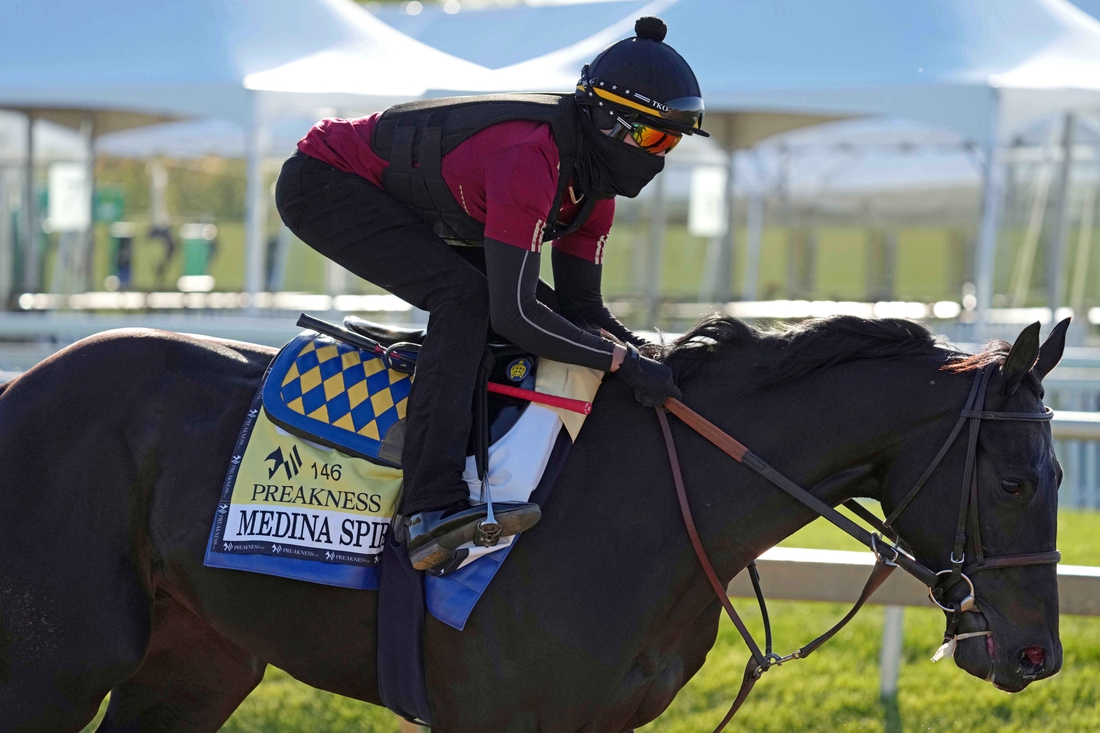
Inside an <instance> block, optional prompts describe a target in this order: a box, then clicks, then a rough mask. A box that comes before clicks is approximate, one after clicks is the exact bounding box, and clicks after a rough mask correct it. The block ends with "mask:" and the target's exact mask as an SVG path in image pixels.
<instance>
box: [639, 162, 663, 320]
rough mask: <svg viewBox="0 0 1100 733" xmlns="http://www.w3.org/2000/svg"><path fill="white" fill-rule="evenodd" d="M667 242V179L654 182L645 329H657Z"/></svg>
mask: <svg viewBox="0 0 1100 733" xmlns="http://www.w3.org/2000/svg"><path fill="white" fill-rule="evenodd" d="M664 240H665V179H664V176H661V175H658V176H657V178H656V179H654V181H653V208H652V209H651V210H650V219H649V251H648V252H647V253H646V284H645V321H644V322H643V323H642V326H643V328H648V329H652V328H656V327H657V307H658V305H659V304H660V297H661V254H662V252H661V250H662V249H663V247H664Z"/></svg>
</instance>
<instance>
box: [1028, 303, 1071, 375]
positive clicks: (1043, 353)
mask: <svg viewBox="0 0 1100 733" xmlns="http://www.w3.org/2000/svg"><path fill="white" fill-rule="evenodd" d="M1068 330H1069V319H1068V318H1066V319H1064V320H1062V321H1060V322H1059V323H1058V325H1057V326H1055V327H1054V328H1053V329H1052V330H1051V332H1050V335H1049V336H1047V340H1046V341H1044V342H1043V345H1042V346H1040V347H1039V361H1037V362H1035V376H1037V377H1039V379H1040V380H1042V379H1043V378H1044V377H1046V375H1048V374H1050V370H1051V369H1053V368H1054V367H1056V366H1058V362H1059V361H1061V359H1062V352H1063V351H1065V350H1066V331H1068Z"/></svg>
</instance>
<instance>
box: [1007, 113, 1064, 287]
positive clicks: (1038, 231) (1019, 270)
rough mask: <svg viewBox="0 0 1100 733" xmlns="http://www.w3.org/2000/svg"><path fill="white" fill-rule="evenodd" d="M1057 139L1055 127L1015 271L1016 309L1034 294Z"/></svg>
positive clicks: (1050, 138)
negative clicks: (1036, 258) (1032, 281)
mask: <svg viewBox="0 0 1100 733" xmlns="http://www.w3.org/2000/svg"><path fill="white" fill-rule="evenodd" d="M1057 139H1058V129H1057V127H1055V126H1054V125H1053V124H1051V126H1050V135H1049V138H1048V140H1047V144H1046V146H1045V147H1044V148H1043V160H1042V162H1041V163H1040V164H1039V170H1038V172H1037V173H1036V175H1035V190H1034V191H1033V192H1032V197H1031V209H1030V213H1029V214H1028V219H1027V231H1026V232H1025V234H1024V241H1023V243H1022V244H1021V245H1020V250H1019V252H1018V253H1017V255H1016V265H1015V267H1014V268H1013V273H1012V298H1011V299H1010V301H1009V302H1010V304H1011V306H1012V307H1013V308H1022V307H1023V306H1024V304H1025V303H1026V302H1027V296H1028V293H1029V292H1030V290H1031V275H1032V271H1033V270H1034V269H1035V253H1036V252H1037V251H1038V249H1039V239H1040V237H1041V236H1042V234H1043V217H1044V216H1045V214H1046V210H1047V200H1048V199H1049V198H1050V176H1051V167H1052V165H1053V163H1052V160H1053V156H1054V146H1055V144H1056V143H1057Z"/></svg>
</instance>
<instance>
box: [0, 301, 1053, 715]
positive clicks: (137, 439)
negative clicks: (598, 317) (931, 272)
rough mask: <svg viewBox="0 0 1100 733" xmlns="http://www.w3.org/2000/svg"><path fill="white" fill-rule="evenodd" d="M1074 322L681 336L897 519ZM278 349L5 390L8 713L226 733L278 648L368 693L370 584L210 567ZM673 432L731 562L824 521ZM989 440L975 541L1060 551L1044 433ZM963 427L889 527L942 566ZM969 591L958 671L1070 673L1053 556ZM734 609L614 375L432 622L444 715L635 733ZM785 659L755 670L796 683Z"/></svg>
mask: <svg viewBox="0 0 1100 733" xmlns="http://www.w3.org/2000/svg"><path fill="white" fill-rule="evenodd" d="M1063 344H1064V330H1062V331H1061V332H1058V331H1057V330H1056V332H1055V334H1054V335H1053V336H1052V337H1051V338H1049V339H1048V340H1047V342H1046V343H1044V344H1043V346H1042V348H1041V349H1040V346H1039V338H1038V325H1037V324H1036V326H1035V327H1033V328H1029V329H1028V330H1025V331H1024V333H1023V334H1022V335H1021V336H1020V338H1019V339H1018V340H1017V342H1016V344H1015V345H1014V346H1013V347H1012V348H1011V351H1009V349H1008V345H1007V344H1000V345H994V346H992V347H991V348H990V349H988V350H987V351H986V352H984V353H982V354H979V355H977V356H974V357H970V358H967V357H966V356H965V355H963V354H960V353H958V352H956V351H953V350H950V349H948V348H946V347H944V346H942V345H941V344H939V343H937V342H936V341H935V340H934V339H933V338H932V337H931V335H930V334H929V333H928V331H926V330H925V329H924V328H923V327H921V326H919V325H916V324H913V323H909V322H905V321H863V320H859V319H854V318H837V319H831V320H826V321H813V322H809V323H806V324H803V325H801V326H798V327H794V328H791V329H789V330H786V331H783V332H777V333H771V334H765V333H761V332H758V331H756V330H753V329H751V328H749V327H747V326H745V325H744V324H742V323H740V322H737V321H735V320H732V319H728V318H719V317H715V318H712V319H709V320H707V321H705V322H703V323H702V324H700V326H698V327H697V328H696V329H694V330H693V331H692V332H691V333H689V334H688V335H687V336H686V337H685V339H684V340H683V341H682V343H680V344H678V345H677V346H675V347H674V348H672V349H670V350H669V353H667V354H666V357H665V358H666V360H667V361H668V363H670V364H671V365H673V367H674V368H675V370H676V371H677V372H678V375H679V379H680V384H681V387H682V389H683V393H684V402H685V403H686V404H687V405H689V406H692V407H694V408H695V409H696V410H698V411H699V412H701V413H702V414H704V415H705V416H706V417H708V418H709V419H710V420H712V421H713V422H715V423H716V424H717V425H718V426H720V427H721V428H722V429H723V430H725V431H727V432H729V433H730V434H732V435H735V436H736V437H738V438H739V439H740V440H742V441H743V442H745V443H746V444H748V445H749V446H750V447H751V448H752V449H753V450H754V451H755V452H756V453H757V454H759V455H761V456H763V457H764V458H766V460H768V461H769V462H770V463H771V464H772V465H773V466H775V467H776V468H777V469H779V470H780V471H782V472H783V473H784V474H786V475H787V476H788V477H790V478H791V479H793V480H795V481H797V482H798V483H800V484H801V485H803V486H807V487H816V488H815V489H814V491H815V493H816V494H817V495H819V496H820V497H821V498H823V499H825V500H827V501H828V502H829V503H831V504H834V505H835V504H837V503H839V502H841V501H842V500H845V499H847V498H850V497H853V496H855V497H868V498H871V499H875V500H878V501H880V502H882V503H883V505H884V507H885V508H886V510H887V511H889V510H890V508H891V507H892V506H893V505H894V504H896V503H897V502H898V501H899V500H900V497H901V496H902V495H904V494H905V493H906V491H907V490H908V488H909V487H911V486H912V485H913V483H914V481H916V479H917V477H918V476H919V475H920V474H921V472H922V471H923V470H924V468H925V467H926V466H927V465H928V464H929V462H930V461H931V459H932V457H933V455H934V454H935V453H936V451H937V450H938V449H939V447H940V445H941V444H942V442H943V441H944V439H945V436H946V435H947V434H948V433H949V432H950V429H951V427H952V425H953V424H954V422H955V421H956V419H957V418H958V415H959V411H960V409H961V408H962V406H963V404H964V402H965V401H966V399H967V393H968V390H969V389H970V385H971V384H972V382H973V376H974V370H976V369H979V368H981V367H982V366H984V365H987V364H993V365H994V368H996V370H997V371H996V374H995V375H994V377H993V381H992V382H991V383H990V387H989V397H988V400H987V403H986V409H989V410H1006V411H1016V412H1037V411H1040V410H1041V409H1042V385H1041V380H1042V378H1043V377H1044V376H1045V375H1046V373H1048V372H1049V371H1050V369H1052V368H1053V367H1054V365H1055V364H1056V363H1057V361H1058V359H1059V358H1060V357H1061V353H1062V348H1063ZM272 355H273V351H272V350H270V349H266V348H261V347H257V346H251V345H248V344H243V343H236V342H228V341H219V340H213V339H206V338H200V337H190V336H184V335H179V334H172V333H165V332H157V331H144V330H124V331H114V332H108V333H104V334H100V335H98V336H95V337H92V338H89V339H87V340H84V341H81V342H79V343H77V344H74V345H73V346H71V347H69V348H67V349H65V350H64V351H61V352H59V353H58V354H56V355H54V356H53V357H51V358H50V359H47V360H46V361H44V362H43V363H41V364H40V365H38V366H36V367H35V368H34V369H32V370H30V371H28V372H27V373H26V374H24V375H22V376H20V377H19V378H17V379H16V380H14V381H12V382H10V383H9V384H8V385H7V386H6V388H5V389H4V390H3V393H2V395H0V731H3V732H4V733H7V732H9V731H36V732H40V731H76V730H79V729H80V728H81V727H82V726H83V725H85V724H86V723H87V721H89V720H90V719H91V718H92V717H93V715H94V714H95V712H96V709H97V707H98V705H99V703H100V701H101V700H102V699H103V698H104V696H105V695H107V694H108V693H110V694H111V701H110V705H109V710H108V712H107V716H106V718H105V720H104V721H103V724H102V726H101V727H100V730H101V731H121V730H141V731H184V730H186V731H215V730H217V728H218V727H219V726H220V725H221V724H222V723H223V722H224V721H225V719H226V718H227V717H228V716H229V715H230V714H231V713H232V712H233V710H234V709H235V708H236V707H237V705H238V704H239V703H240V702H241V701H242V700H243V699H244V698H245V696H246V695H248V693H249V692H250V691H251V690H252V689H253V688H254V687H255V685H257V684H258V683H259V681H260V679H261V678H262V676H263V672H264V669H265V666H266V665H267V664H274V665H276V666H278V667H280V668H282V669H284V670H286V671H287V672H289V673H290V674H291V675H293V676H294V677H296V678H298V679H299V680H302V681H303V682H305V683H307V684H310V685H313V686H316V687H319V688H322V689H325V690H330V691H332V692H336V693H339V694H342V695H347V696H349V697H353V698H358V699H360V700H366V701H368V702H372V703H378V702H379V697H378V692H377V678H376V670H375V633H376V632H375V598H376V596H375V593H373V592H366V591H354V590H346V589H341V588H332V587H326V586H319V585H312V584H309V583H303V582H294V581H288V580H283V579H280V578H275V577H270V576H265V575H256V574H250V573H244V572H237V571H231V570H219V569H211V568H206V567H204V566H203V564H202V559H203V552H204V549H205V546H206V542H207V537H208V534H209V531H210V526H211V522H212V519H213V515H214V511H215V505H216V504H217V501H218V496H219V492H220V487H221V484H222V481H223V479H224V476H225V472H226V466H227V463H228V461H229V458H230V454H231V450H232V446H233V444H234V441H235V439H236V437H237V432H238V430H239V428H240V425H241V422H242V419H243V416H244V413H245V411H246V410H247V409H248V405H249V402H250V400H251V399H252V397H253V395H254V393H255V391H256V389H257V386H258V384H259V380H260V378H261V376H262V374H263V372H264V368H265V367H266V365H267V364H268V362H269V361H270V359H271V358H272ZM672 430H673V433H674V435H675V439H676V442H677V445H678V450H679V454H680V459H681V463H682V465H683V472H684V478H685V481H686V485H687V489H688V493H689V497H690V503H691V505H692V507H693V510H694V513H695V517H696V521H697V523H698V526H699V530H700V533H701V535H702V538H703V541H704V543H705V545H706V547H707V550H708V552H709V554H710V557H711V560H712V561H713V563H714V565H715V567H716V568H717V569H718V572H719V575H720V576H721V578H722V580H723V581H728V580H729V579H730V578H732V577H733V576H734V575H735V574H736V573H737V572H738V571H740V570H741V569H742V568H744V567H745V566H746V564H747V563H749V562H750V561H751V560H752V559H753V558H755V557H756V556H758V555H759V554H760V553H762V552H763V551H764V550H766V549H767V548H769V547H771V546H772V545H774V544H775V543H776V542H778V541H779V540H781V539H782V538H783V537H785V536H787V535H789V534H791V533H792V532H794V531H795V530H797V529H798V528H799V527H801V526H803V525H804V524H806V523H807V522H809V521H810V520H811V519H812V518H813V515H812V514H811V513H810V512H809V511H808V510H806V509H804V508H803V507H802V506H801V505H799V504H796V503H795V502H794V501H793V500H792V499H790V498H789V497H787V496H786V495H783V494H781V493H780V492H779V491H778V490H777V489H775V488H774V487H773V486H772V485H771V484H769V483H766V482H765V481H764V480H763V479H761V478H759V477H758V476H757V475H755V474H753V473H750V472H749V471H747V470H746V469H745V468H744V467H743V466H740V465H738V464H737V463H735V462H734V461H732V460H730V459H729V458H728V457H726V456H725V455H724V454H722V453H721V452H719V451H718V450H717V449H716V448H715V447H714V446H712V445H711V444H709V443H707V442H706V441H704V440H703V439H702V438H701V437H700V436H698V435H696V434H695V433H693V432H691V430H690V429H689V428H687V427H686V426H685V425H683V424H682V423H680V422H679V421H677V420H673V421H672ZM980 435H981V437H980V440H979V442H978V448H977V456H978V470H979V473H978V477H979V493H980V495H981V502H980V505H979V506H980V511H981V516H980V523H981V529H982V537H983V538H984V545H985V546H986V548H987V550H988V552H989V553H990V554H997V555H1005V554H1013V553H1031V552H1045V551H1049V550H1053V549H1054V542H1055V525H1056V508H1057V488H1058V483H1059V481H1060V480H1061V471H1060V468H1059V467H1058V464H1057V461H1056V459H1055V457H1054V452H1053V448H1052V442H1051V435H1050V428H1049V426H1047V425H1045V424H1041V423H1034V422H1032V423H1020V422H1001V423H996V422H993V423H990V424H988V425H987V426H985V427H984V428H983V429H982V431H981V434H980ZM964 442H965V441H960V442H958V443H956V444H955V445H954V446H953V447H952V449H951V450H950V451H949V453H948V454H947V456H946V459H945V460H944V462H943V463H942V464H940V467H939V468H938V469H937V471H936V473H935V475H933V476H932V478H931V480H930V481H929V483H928V485H927V486H926V487H925V489H924V490H923V492H922V493H921V494H920V495H919V496H918V497H917V498H916V499H915V500H914V502H913V504H912V505H911V506H910V508H909V509H907V510H906V513H905V514H904V515H903V517H902V519H901V520H899V523H898V529H899V531H900V534H901V536H902V537H903V538H904V539H905V540H906V541H907V542H908V543H909V545H910V546H911V548H912V549H913V552H914V554H915V555H916V557H917V558H918V559H919V560H920V561H921V562H923V563H925V564H926V565H928V566H929V567H933V568H938V567H949V564H948V559H949V558H948V556H949V554H950V551H951V545H952V538H953V535H954V532H955V527H954V524H955V519H956V513H957V507H958V501H959V496H960V493H959V492H960V491H961V490H962V487H961V486H960V484H961V482H962V474H963V463H964V460H965V456H966V446H965V445H964V444H963V443H964ZM852 469H858V470H852ZM836 476H850V477H854V478H852V479H851V480H846V481H838V480H834V479H831V477H836ZM975 583H976V585H977V590H978V593H977V595H978V597H979V601H980V612H979V613H968V614H965V616H966V618H965V619H964V621H963V624H962V625H961V626H960V629H959V630H960V631H975V630H987V629H988V630H991V631H992V636H991V637H988V640H987V638H986V637H976V638H972V639H967V640H965V641H961V642H960V643H959V646H958V649H957V651H956V652H955V661H956V663H957V664H958V665H959V666H960V667H962V668H963V669H965V670H966V671H968V672H970V673H971V674H973V675H976V676H978V677H980V678H983V679H988V680H990V681H992V682H994V684H996V685H997V686H998V687H1000V688H1002V689H1005V690H1009V691H1019V690H1022V689H1023V688H1024V687H1025V686H1027V685H1028V684H1029V682H1031V681H1033V680H1036V679H1040V678H1043V677H1048V676H1050V675H1052V674H1054V673H1055V672H1057V671H1058V669H1059V668H1060V666H1061V660H1062V650H1061V645H1060V642H1059V640H1058V601H1057V580H1056V575H1055V568H1054V566H1052V565H1045V566H1037V567H1024V568H1010V569H1000V570H994V571H990V572H987V573H983V574H981V575H980V576H978V577H976V578H975ZM718 614H719V605H718V603H717V602H716V600H715V598H714V596H713V595H712V593H711V590H710V587H709V586H708V583H707V581H706V579H705V578H704V576H703V573H702V572H701V570H700V568H699V565H698V562H697V560H696V558H695V557H694V555H693V553H692V549H691V546H690V544H689V542H688V537H687V535H686V532H685V529H684V526H683V524H682V522H681V520H680V517H679V514H678V509H677V502H676V497H675V495H674V492H673V487H672V476H671V470H670V467H669V462H668V457H667V455H666V452H665V448H664V445H663V443H662V437H661V432H660V430H659V428H658V421H657V416H656V414H655V413H654V412H653V411H652V410H647V409H645V408H642V407H640V406H639V405H638V404H637V403H636V402H635V401H634V399H633V397H632V396H631V395H630V394H629V390H628V389H627V388H626V387H625V386H624V385H623V384H621V383H620V382H619V381H618V380H616V379H615V378H613V377H611V378H609V379H607V380H606V382H605V384H604V387H603V388H602V389H601V390H600V393H599V396H598V398H597V400H596V405H595V409H594V410H593V413H592V415H591V416H590V417H589V418H588V423H587V425H586V426H585V428H584V430H583V431H582V433H581V435H580V436H579V438H578V440H577V442H576V445H575V446H574V447H573V450H572V453H571V455H570V458H569V460H568V462H567V464H566V466H565V468H564V469H563V472H562V474H561V476H560V478H559V479H558V482H557V486H556V487H555V489H554V491H553V493H552V494H551V496H550V499H549V500H548V502H547V504H546V506H545V507H544V510H543V519H542V522H541V523H540V524H539V526H538V527H537V528H536V529H534V530H532V531H531V532H529V533H528V534H527V536H525V537H524V539H523V541H522V542H520V543H519V544H518V546H517V548H516V551H515V552H513V553H512V554H511V556H510V557H509V559H508V561H507V562H506V563H505V564H504V566H503V568H502V569H501V571H500V573H499V574H498V575H497V577H496V579H495V580H494V582H493V585H492V587H491V589H490V590H489V592H488V593H487V594H486V596H485V598H483V599H482V601H481V603H480V604H479V605H478V607H477V608H476V610H475V611H474V613H473V615H472V617H471V619H470V622H469V623H468V625H467V627H466V630H465V631H463V632H458V631H455V630H454V629H451V628H449V627H447V626H444V625H443V624H441V623H438V622H436V621H434V620H432V619H430V618H429V620H428V622H427V625H426V628H425V649H426V651H425V656H426V667H427V682H428V688H429V691H430V699H431V704H432V712H433V724H434V727H435V728H436V729H437V730H439V731H444V732H454V733H460V732H466V731H478V732H481V731H487V730H494V731H534V730H539V731H552V732H556V731H563V732H568V733H573V732H574V731H592V732H595V731H609V732H611V733H619V732H620V731H628V730H630V729H632V728H634V727H637V726H640V725H642V724H644V723H646V722H648V721H651V720H653V719H654V718H656V717H657V716H658V715H659V714H660V713H661V712H662V711H663V710H664V709H665V708H666V707H667V706H668V705H669V703H670V702H671V701H672V699H673V697H674V696H675V695H676V693H677V691H678V690H679V689H680V688H681V687H682V686H683V685H684V684H685V683H686V682H687V681H688V680H689V679H690V678H691V677H692V675H694V674H695V673H696V672H697V671H698V670H699V668H700V667H701V666H702V664H703V662H704V660H705V658H706V655H707V651H708V650H709V649H710V648H711V646H712V644H713V642H714V639H715V635H716V632H717V626H718ZM790 641H792V642H795V641H797V642H799V643H801V642H803V641H804V640H790ZM935 642H936V640H929V643H930V645H931V644H933V643H935ZM1036 650H1040V652H1036ZM1027 652H1030V653H1027ZM822 653H828V652H827V651H825V652H822ZM776 676H777V677H778V678H779V679H778V680H772V681H771V682H769V684H782V682H781V679H782V673H776ZM731 694H732V691H731ZM807 712H809V711H807Z"/></svg>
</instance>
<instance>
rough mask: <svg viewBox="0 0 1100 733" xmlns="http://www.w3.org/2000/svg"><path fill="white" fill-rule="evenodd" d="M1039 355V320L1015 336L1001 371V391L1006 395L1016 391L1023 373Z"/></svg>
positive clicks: (1028, 369)
mask: <svg viewBox="0 0 1100 733" xmlns="http://www.w3.org/2000/svg"><path fill="white" fill-rule="evenodd" d="M1038 356H1039V322H1038V321H1036V322H1035V323H1032V324H1031V325H1030V326H1028V327H1027V328H1025V329H1024V330H1023V331H1021V332H1020V335H1019V336H1017V337H1016V343H1014V344H1012V350H1011V351H1009V352H1008V357H1007V358H1006V359H1005V363H1004V366H1003V367H1001V372H1002V373H1003V374H1004V382H1003V383H1002V384H1001V391H1002V392H1003V393H1004V394H1005V396H1008V395H1010V394H1012V393H1013V392H1015V391H1016V388H1017V387H1019V386H1020V382H1022V381H1023V379H1024V375H1025V374H1027V373H1028V372H1029V371H1031V367H1033V366H1035V359H1036V358H1037V357H1038Z"/></svg>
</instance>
